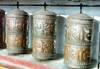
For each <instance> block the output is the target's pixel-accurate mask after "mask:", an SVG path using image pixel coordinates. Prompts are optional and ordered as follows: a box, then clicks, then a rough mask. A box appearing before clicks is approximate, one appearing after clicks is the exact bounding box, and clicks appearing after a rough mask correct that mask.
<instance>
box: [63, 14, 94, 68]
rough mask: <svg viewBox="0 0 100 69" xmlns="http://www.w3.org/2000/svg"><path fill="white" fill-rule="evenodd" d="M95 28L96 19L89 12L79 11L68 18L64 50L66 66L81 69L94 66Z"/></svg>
mask: <svg viewBox="0 0 100 69" xmlns="http://www.w3.org/2000/svg"><path fill="white" fill-rule="evenodd" d="M93 29H94V19H93V18H92V17H90V16H88V15H87V14H83V13H77V14H73V15H70V16H69V17H68V18H67V25H66V34H65V38H66V39H65V50H64V64H65V66H67V67H68V68H79V69H80V68H89V67H92V66H93V63H94V60H93V58H92V56H93V54H92V40H93Z"/></svg>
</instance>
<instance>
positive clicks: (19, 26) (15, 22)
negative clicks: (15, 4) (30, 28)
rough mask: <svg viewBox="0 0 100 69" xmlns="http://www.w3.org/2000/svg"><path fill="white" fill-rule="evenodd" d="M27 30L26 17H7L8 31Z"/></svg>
mask: <svg viewBox="0 0 100 69" xmlns="http://www.w3.org/2000/svg"><path fill="white" fill-rule="evenodd" d="M25 30H27V19H26V18H10V17H9V18H8V21H7V31H8V32H25Z"/></svg>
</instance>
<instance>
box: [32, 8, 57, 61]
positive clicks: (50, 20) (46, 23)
mask: <svg viewBox="0 0 100 69" xmlns="http://www.w3.org/2000/svg"><path fill="white" fill-rule="evenodd" d="M55 20H56V14H55V13H54V12H51V11H48V10H42V11H39V12H36V13H35V14H33V28H32V33H33V40H32V43H33V44H32V50H33V53H32V55H33V56H34V57H35V58H36V59H38V60H46V59H52V58H53V57H54V54H55V52H54V51H55V24H56V23H55Z"/></svg>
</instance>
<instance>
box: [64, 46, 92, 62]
mask: <svg viewBox="0 0 100 69" xmlns="http://www.w3.org/2000/svg"><path fill="white" fill-rule="evenodd" d="M64 52H65V53H64V57H65V60H66V61H70V62H71V61H72V62H73V61H74V62H86V61H87V62H88V61H90V48H84V47H83V49H79V48H75V49H74V48H69V47H67V46H65V51H64Z"/></svg>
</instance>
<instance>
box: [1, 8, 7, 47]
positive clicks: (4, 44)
mask: <svg viewBox="0 0 100 69" xmlns="http://www.w3.org/2000/svg"><path fill="white" fill-rule="evenodd" d="M5 47H6V43H5V11H4V10H1V9H0V49H3V48H5Z"/></svg>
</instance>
